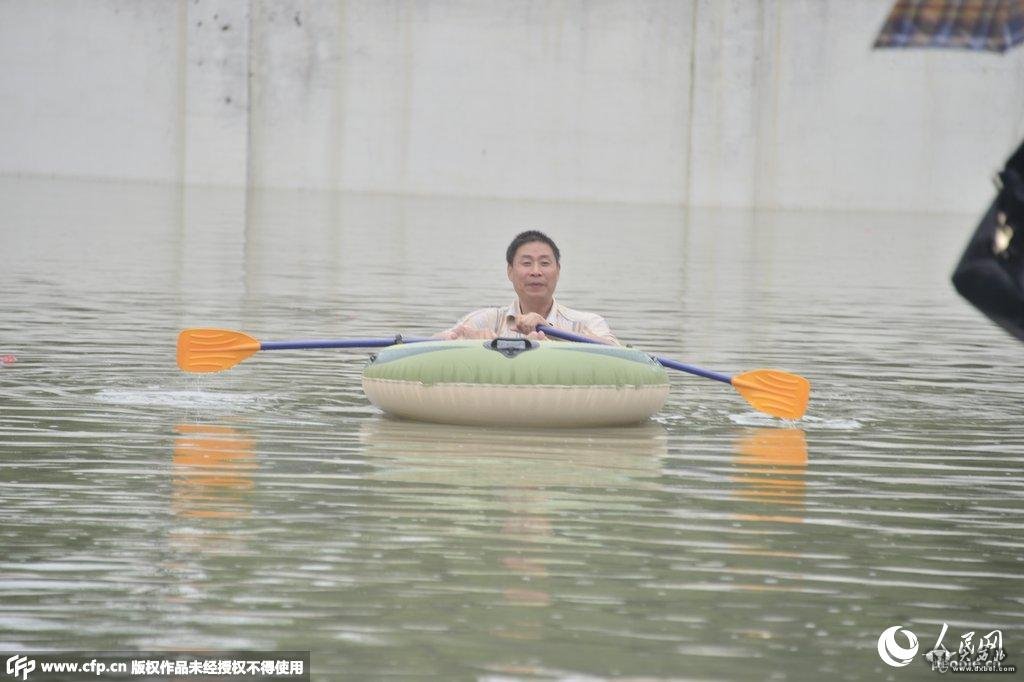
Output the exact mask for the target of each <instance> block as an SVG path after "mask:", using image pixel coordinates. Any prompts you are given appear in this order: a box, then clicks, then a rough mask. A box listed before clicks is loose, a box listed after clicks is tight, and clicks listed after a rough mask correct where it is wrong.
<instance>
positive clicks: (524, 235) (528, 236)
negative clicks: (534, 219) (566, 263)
mask: <svg viewBox="0 0 1024 682" xmlns="http://www.w3.org/2000/svg"><path fill="white" fill-rule="evenodd" d="M530 242H544V243H545V244H547V245H548V246H550V247H551V251H552V253H554V254H555V262H556V263H558V264H559V265H561V264H562V254H561V252H560V251H559V250H558V246H556V245H555V240H553V239H552V238H551V237H549V236H547V235H546V234H544V233H543V232H541V231H540V230H527V231H526V232H520V233H519V234H517V235H516V238H515V239H513V240H512V243H511V244H509V245H508V250H507V251H505V262H506V263H508V264H509V265H512V259H513V258H515V257H516V251H518V250H519V247H520V246H522V245H523V244H529V243H530Z"/></svg>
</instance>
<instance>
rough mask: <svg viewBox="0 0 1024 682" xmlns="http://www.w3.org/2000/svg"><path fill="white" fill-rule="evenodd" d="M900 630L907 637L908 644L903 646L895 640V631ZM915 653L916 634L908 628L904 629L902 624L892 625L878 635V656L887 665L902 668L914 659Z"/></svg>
mask: <svg viewBox="0 0 1024 682" xmlns="http://www.w3.org/2000/svg"><path fill="white" fill-rule="evenodd" d="M897 632H902V633H903V634H904V635H906V637H907V641H908V642H909V643H910V646H909V647H907V648H904V647H903V646H901V645H900V644H899V643H898V642H897V641H896V633H897ZM916 653H917V635H915V634H914V633H913V632H911V631H910V630H904V629H903V626H902V625H893V626H892V627H891V628H886V629H885V630H884V631H882V634H881V635H879V637H878V656H879V658H881V659H882V661H883V662H885V663H886V664H887V665H891V666H892V667H894V668H902V667H903V666H905V665H907V664H909V663H910V662H911V661H912V660H914V654H916Z"/></svg>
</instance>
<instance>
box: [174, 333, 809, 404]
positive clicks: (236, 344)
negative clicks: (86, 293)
mask: <svg viewBox="0 0 1024 682" xmlns="http://www.w3.org/2000/svg"><path fill="white" fill-rule="evenodd" d="M537 329H538V330H539V331H542V332H544V333H545V334H547V335H548V336H551V337H553V338H557V339H565V340H566V341H576V342H579V343H597V344H600V343H601V342H600V341H596V340H594V339H590V338H587V337H586V336H580V335H578V334H573V333H572V332H567V331H563V330H561V329H556V328H555V327H551V326H548V325H546V324H540V325H537ZM431 340H437V339H429V338H421V337H411V338H405V337H402V336H400V335H399V336H385V337H381V338H370V339H326V340H310V341H265V342H260V341H258V340H257V339H254V338H253V337H251V336H249V335H248V334H243V333H242V332H236V331H231V330H228V329H210V328H197V329H186V330H184V331H182V332H181V333H180V334H179V335H178V367H180V368H181V369H183V370H185V371H186V372H220V371H222V370H225V369H230V368H232V367H234V366H235V365H237V364H238V363H240V362H241V361H242V360H245V359H246V358H248V357H249V356H251V355H253V354H255V353H256V352H258V351H261V350H296V349H305V348H382V347H385V346H392V345H394V344H396V343H417V342H420V341H431ZM652 357H654V359H655V360H657V361H658V362H659V363H661V364H662V365H663V366H665V367H669V368H671V369H678V370H681V371H683V372H689V373H690V374H695V375H697V376H699V377H704V378H706V379H714V380H715V381H721V382H722V383H725V384H730V385H732V387H733V388H735V389H736V390H737V391H738V392H739V394H740V395H741V396H743V397H744V398H745V399H746V400H747V402H748V403H750V404H751V405H752V406H753V407H754V408H755V409H757V410H759V411H761V412H765V413H767V414H770V415H773V416H775V417H782V418H783V419H799V418H800V417H802V416H803V415H804V412H805V411H806V410H807V400H808V398H809V397H810V392H811V384H810V382H809V381H807V379H805V378H803V377H801V376H797V375H796V374H790V373H789V372H783V371H781V370H777V369H755V370H753V371H750V372H744V373H743V374H737V375H736V376H734V377H730V376H728V375H726V374H720V373H718V372H712V371H710V370H706V369H701V368H700V367H695V366H693V365H687V364H684V363H682V362H677V361H676V360H670V359H668V358H661V357H657V356H652Z"/></svg>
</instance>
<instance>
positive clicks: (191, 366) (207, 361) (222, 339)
mask: <svg viewBox="0 0 1024 682" xmlns="http://www.w3.org/2000/svg"><path fill="white" fill-rule="evenodd" d="M259 349H260V342H259V341H257V340H256V339H254V338H252V337H251V336H249V335H248V334H243V333H242V332H233V331H230V330H228V329H186V330H185V331H183V332H181V333H180V334H178V367H181V368H182V369H183V370H185V371H186V372H220V371H221V370H225V369H230V368H232V367H234V366H235V365H237V364H238V363H240V362H241V361H242V360H245V359H246V358H247V357H249V356H250V355H252V354H253V353H255V352H256V351H258V350H259Z"/></svg>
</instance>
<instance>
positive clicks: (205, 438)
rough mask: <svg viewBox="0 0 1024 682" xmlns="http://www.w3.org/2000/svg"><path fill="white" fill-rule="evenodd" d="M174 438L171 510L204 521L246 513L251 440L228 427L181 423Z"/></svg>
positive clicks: (250, 484)
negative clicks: (204, 519) (200, 518)
mask: <svg viewBox="0 0 1024 682" xmlns="http://www.w3.org/2000/svg"><path fill="white" fill-rule="evenodd" d="M175 431H176V432H177V433H178V434H179V435H178V436H177V437H176V438H175V440H174V455H173V464H174V468H173V478H172V485H173V496H172V509H173V511H174V513H175V514H178V515H181V516H188V517H202V518H234V517H239V516H247V515H248V514H249V512H250V508H249V505H248V503H247V502H246V497H247V495H248V493H249V491H250V490H252V488H253V481H252V477H251V474H252V472H253V470H255V469H256V466H257V465H256V458H255V454H254V452H253V450H254V447H253V446H254V440H253V439H252V438H250V437H248V436H245V435H243V434H241V433H239V432H238V431H237V430H235V429H233V428H231V427H229V426H215V425H211V424H179V425H178V426H176V427H175Z"/></svg>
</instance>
